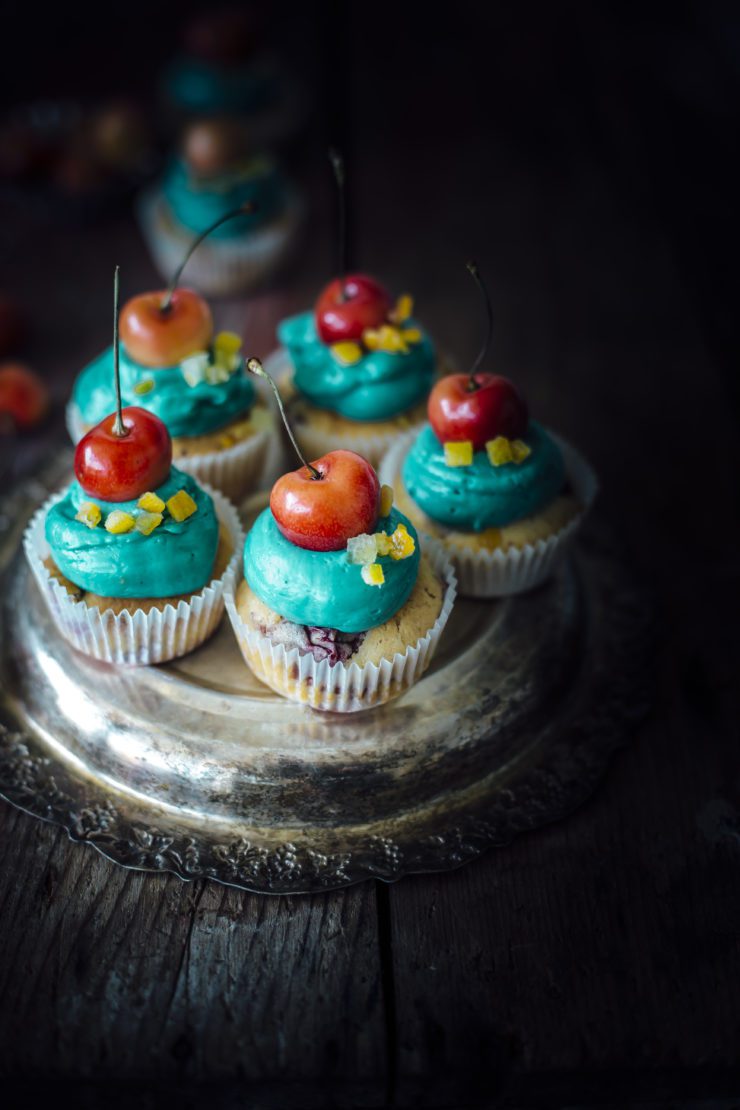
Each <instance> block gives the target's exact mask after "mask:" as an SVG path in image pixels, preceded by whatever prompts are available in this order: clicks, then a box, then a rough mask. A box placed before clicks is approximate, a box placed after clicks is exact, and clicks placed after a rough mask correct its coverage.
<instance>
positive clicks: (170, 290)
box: [159, 200, 257, 313]
mask: <svg viewBox="0 0 740 1110" xmlns="http://www.w3.org/2000/svg"><path fill="white" fill-rule="evenodd" d="M256 211H257V204H256V202H255V201H253V200H246V201H245V202H244V204H240V205H239V207H238V208H234V209H233V210H232V211H231V212H227V213H226V215H225V216H221V217H220V218H219V219H218V220H216V221H215V223H212V224H211V225H210V227H207V228H206V229H205V231H201V233H200V235H197V236H196V237H195V239H193V241H192V243H191V244H190V246H189V247H188V251H187V253H186V255H185V257H184V258H183V260H182V262H181V263H180V265H179V266H178V267H177V269H176V270H175V272H174V274H173V276H172V281H171V282H170V284H169V285H168V286H167V293H166V294H165V298H164V300H163V301H162V303H161V305H160V306H159V311H160V312H162V313H166V312H169V310H170V308H171V307H172V298H173V296H174V293H175V290H176V289H177V286H178V283H179V281H180V278H181V276H182V272H183V270H184V269H185V267H186V266H187V264H188V262H189V261H190V257H191V255H192V254H193V252H194V251H195V250H197V248H198V247H199V246H200V244H201V243H202V242H203V240H204V239H205V238H207V237H208V236H209V235H210V234H211V232H212V231H215V230H216V228H217V227H221V224H225V223H226V221H227V220H233V219H235V218H236V217H237V216H246V215H249V214H250V213H252V212H256Z"/></svg>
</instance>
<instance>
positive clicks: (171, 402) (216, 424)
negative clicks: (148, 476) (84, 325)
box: [72, 347, 255, 436]
mask: <svg viewBox="0 0 740 1110" xmlns="http://www.w3.org/2000/svg"><path fill="white" fill-rule="evenodd" d="M120 372H121V394H122V397H123V404H124V405H140V406H141V407H142V408H145V409H149V411H150V412H153V413H154V414H155V415H156V416H158V417H159V418H160V420H163V421H164V422H165V424H166V425H167V427H168V428H169V432H170V435H172V436H198V435H206V434H207V433H208V432H213V431H216V429H218V428H223V427H224V425H225V424H229V423H230V422H231V421H232V420H236V419H237V418H238V417H240V416H242V415H244V414H246V413H247V412H248V411H249V409H250V408H251V407H252V405H253V404H254V397H255V392H254V385H253V384H252V382H251V381H249V379H248V378H247V376H246V373H245V370H244V364H243V362H242V363H240V365H239V368H238V369H237V370H235V371H234V372H233V373H232V374H231V376H230V377H229V379H228V381H225V382H219V383H217V384H211V383H210V382H205V381H203V382H199V383H198V385H194V386H191V385H188V383H187V382H186V381H185V378H184V377H183V374H182V371H181V369H180V367H179V366H166V367H163V368H161V369H156V370H152V369H151V368H150V367H148V366H142V365H141V364H140V363H138V362H134V360H133V359H132V358H130V357H129V355H127V354H126V351H125V350H124V349H123V348H121V354H120ZM149 382H152V383H153V385H152V386H151V387H149V386H148V383H149ZM136 386H139V387H140V388H144V389H148V392H141V393H137V392H136V391H135V387H136ZM72 399H73V401H74V403H75V404H76V405H77V407H78V409H79V410H80V415H81V417H82V419H83V421H84V422H85V423H86V424H97V423H98V421H99V420H102V419H103V417H104V416H107V415H108V413H110V412H112V411H113V409H114V408H115V407H116V396H115V390H114V382H113V348H112V347H109V348H108V349H107V350H106V351H103V353H102V354H101V355H99V356H98V357H97V358H96V359H95V360H94V361H93V362H91V363H90V364H89V366H86V367H85V369H84V370H83V371H82V372H81V373H80V374H79V376H78V378H77V380H76V382H75V384H74V389H73V391H72Z"/></svg>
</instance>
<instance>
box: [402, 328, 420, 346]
mask: <svg viewBox="0 0 740 1110" xmlns="http://www.w3.org/2000/svg"><path fill="white" fill-rule="evenodd" d="M401 338H402V339H403V341H404V343H421V332H420V331H419V329H418V328H403V330H402V331H401Z"/></svg>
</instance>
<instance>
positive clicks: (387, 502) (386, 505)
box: [380, 486, 393, 517]
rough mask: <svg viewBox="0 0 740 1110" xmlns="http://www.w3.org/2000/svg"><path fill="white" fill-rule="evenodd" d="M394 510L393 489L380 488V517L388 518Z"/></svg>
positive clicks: (388, 487)
mask: <svg viewBox="0 0 740 1110" xmlns="http://www.w3.org/2000/svg"><path fill="white" fill-rule="evenodd" d="M392 508H393V487H392V486H381V488H380V515H381V516H382V517H383V516H388V513H389V512H390V511H391V509H392Z"/></svg>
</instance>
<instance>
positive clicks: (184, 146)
mask: <svg viewBox="0 0 740 1110" xmlns="http://www.w3.org/2000/svg"><path fill="white" fill-rule="evenodd" d="M240 206H251V208H252V210H251V211H245V212H244V214H243V215H242V216H241V217H240V218H239V219H236V220H230V221H228V223H224V224H223V225H222V226H220V227H217V228H215V229H214V230H213V231H212V232H211V234H210V235H209V239H208V242H206V243H204V244H203V246H202V247H201V249H200V250H199V251H198V253H197V255H195V256H194V258H193V261H192V263H191V265H190V267H189V270H188V275H189V279H190V281H191V282H192V283H193V285H195V286H196V287H197V288H198V289H199V290H200V291H201V292H203V293H205V294H207V295H210V296H230V295H232V294H237V293H241V292H245V291H246V290H249V289H251V288H253V287H254V286H255V285H258V284H260V283H261V282H263V281H264V280H266V279H267V278H268V277H270V275H271V274H272V273H273V272H274V271H275V270H276V269H277V268H278V267H279V266H280V264H281V263H282V262H283V261H284V259H285V257H286V255H287V254H288V252H289V250H290V248H291V247H292V246H293V244H294V242H295V237H296V233H297V231H298V228H299V226H300V222H301V215H302V205H301V202H300V199H299V197H298V194H297V192H296V190H295V189H294V188H293V187H292V186H290V185H289V184H288V183H287V182H286V181H285V179H284V178H283V176H282V174H281V173H280V171H279V169H278V167H277V165H276V163H275V161H274V160H273V159H272V157H270V156H269V155H264V154H259V153H256V152H255V149H254V147H253V145H252V143H251V140H250V136H249V133H248V131H247V128H246V127H245V126H244V124H243V123H242V122H241V121H239V120H234V119H231V118H229V117H222V118H218V119H215V118H214V119H206V120H200V121H196V122H194V123H191V124H190V125H188V126H187V127H186V129H185V131H184V134H183V139H182V142H181V146H180V150H179V152H178V154H177V155H176V156H175V157H174V158H173V159H172V161H171V163H170V165H169V166H168V168H167V169H166V171H165V173H164V176H163V177H162V179H161V181H160V182H159V183H158V184H157V185H156V187H155V188H154V189H152V190H150V191H149V192H148V193H146V194H145V195H144V196H143V197H142V200H141V203H140V206H139V214H140V219H141V226H142V231H143V234H144V237H145V239H146V241H147V243H148V246H149V249H150V251H151V253H152V257H153V259H154V262H155V264H156V266H157V268H158V269H159V270H160V272H161V273H162V274H163V276H165V277H166V276H168V275H169V274H171V273H172V272H173V270H174V269H175V267H176V265H177V263H178V261H179V259H180V258H181V257H182V255H183V252H184V251H185V250H187V248H188V246H189V245H190V243H191V242H192V240H193V238H194V237H195V236H197V235H199V234H201V233H202V232H203V231H204V230H205V229H206V228H207V227H209V226H211V225H213V224H214V223H216V222H217V221H218V220H219V219H220V218H221V217H222V216H224V215H226V214H227V213H228V212H230V211H233V209H235V208H237V207H240Z"/></svg>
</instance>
